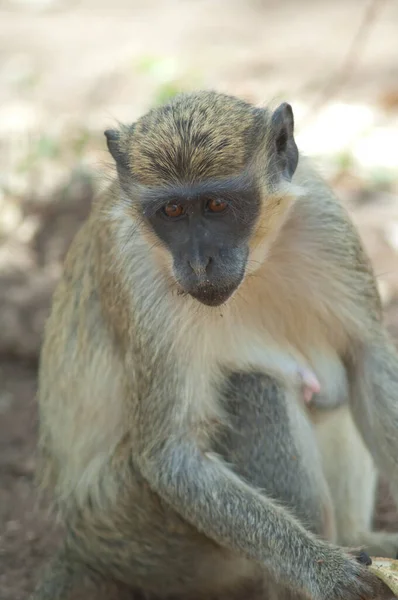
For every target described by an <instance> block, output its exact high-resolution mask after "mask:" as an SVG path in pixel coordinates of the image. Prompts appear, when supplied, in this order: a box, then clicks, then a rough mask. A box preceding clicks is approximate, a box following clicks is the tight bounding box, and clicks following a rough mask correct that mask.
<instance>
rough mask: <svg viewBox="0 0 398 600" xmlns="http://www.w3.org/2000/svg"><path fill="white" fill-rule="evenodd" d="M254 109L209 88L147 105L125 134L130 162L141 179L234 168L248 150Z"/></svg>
mask: <svg viewBox="0 0 398 600" xmlns="http://www.w3.org/2000/svg"><path fill="white" fill-rule="evenodd" d="M258 117H259V109H257V108H255V107H254V106H252V105H250V104H247V103H246V102H244V101H242V100H239V99H237V98H233V97H230V96H225V95H222V94H216V93H212V92H201V93H197V94H186V95H181V96H178V97H176V98H175V99H174V100H173V101H172V102H170V103H169V104H167V105H165V106H162V107H160V108H157V109H154V110H152V111H150V112H149V113H148V114H147V115H145V116H144V117H142V118H141V119H139V120H138V121H137V123H136V124H135V125H134V127H133V128H132V130H131V133H130V135H129V139H128V140H126V142H127V143H126V146H127V147H126V150H127V155H128V160H129V166H130V169H131V172H132V173H133V175H134V177H135V178H136V179H137V180H138V181H139V182H140V183H142V184H144V185H158V184H161V183H165V182H167V183H170V182H171V183H174V182H177V181H181V179H182V178H183V179H186V180H190V181H197V180H201V179H203V178H213V177H220V176H228V175H232V174H236V173H238V172H239V171H241V170H242V169H243V167H244V166H245V164H246V163H247V160H248V158H249V156H250V154H251V152H252V148H253V145H254V143H255V138H256V133H257V129H258V127H256V124H257V122H258Z"/></svg>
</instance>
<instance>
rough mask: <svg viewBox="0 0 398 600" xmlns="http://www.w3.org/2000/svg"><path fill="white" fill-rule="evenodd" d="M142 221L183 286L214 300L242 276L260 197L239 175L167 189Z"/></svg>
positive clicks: (205, 299)
mask: <svg viewBox="0 0 398 600" xmlns="http://www.w3.org/2000/svg"><path fill="white" fill-rule="evenodd" d="M163 195H164V198H163V201H162V203H161V206H159V204H158V203H159V200H158V199H157V202H156V204H158V207H157V210H155V212H153V211H152V213H151V211H149V216H148V217H147V218H148V221H149V223H150V225H151V227H152V229H153V230H154V232H155V234H156V235H157V237H158V238H159V239H160V240H161V241H162V243H163V245H165V246H166V248H167V250H168V251H169V252H170V254H171V256H172V264H173V275H174V278H175V280H176V282H177V284H178V285H179V287H180V288H182V290H183V292H185V293H186V294H189V295H190V296H192V297H194V298H195V299H197V300H198V301H199V302H201V303H202V304H206V305H208V306H219V305H220V304H223V303H224V302H226V301H227V300H228V298H230V296H231V295H232V294H233V293H234V292H235V291H236V290H237V288H238V287H239V285H240V283H241V282H242V280H243V278H244V275H245V270H246V264H247V260H248V255H249V240H250V238H251V235H252V231H253V227H254V224H255V223H256V220H257V218H258V213H259V209H260V202H259V198H258V195H257V193H256V192H255V190H254V189H253V188H251V189H250V187H249V186H248V185H247V184H245V183H244V182H243V181H236V180H235V181H232V180H228V181H223V182H214V183H213V184H212V183H211V182H207V183H205V184H204V183H202V184H200V185H197V186H189V187H188V186H185V187H180V188H179V189H178V188H175V189H173V190H172V191H169V192H168V193H167V194H166V195H165V194H163Z"/></svg>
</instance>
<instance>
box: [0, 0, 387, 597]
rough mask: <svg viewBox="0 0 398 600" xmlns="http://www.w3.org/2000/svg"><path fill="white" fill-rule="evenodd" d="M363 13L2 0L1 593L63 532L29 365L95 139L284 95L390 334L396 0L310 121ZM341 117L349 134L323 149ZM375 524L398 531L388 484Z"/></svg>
mask: <svg viewBox="0 0 398 600" xmlns="http://www.w3.org/2000/svg"><path fill="white" fill-rule="evenodd" d="M299 4H300V9H298V5H299ZM369 4H370V3H369V2H367V1H365V0H344V1H343V0H338V1H333V2H332V1H330V2H329V1H325V2H319V0H306V1H302V2H296V0H288V1H286V2H283V3H281V2H277V1H276V0H247V1H244V0H228V2H227V1H226V0H217V1H216V2H214V1H213V2H211V1H210V0H196V1H193V0H184V1H181V0H180V1H178V0H172V1H171V2H162V1H161V0H156V1H155V0H152V1H147V2H145V1H141V2H140V1H138V0H137V1H128V0H114V1H113V2H112V3H110V2H107V1H106V0H101V1H99V2H98V1H96V2H95V1H94V0H83V1H82V2H78V1H74V2H67V1H62V0H59V1H57V0H47V1H45V0H34V1H33V0H30V1H28V0H25V1H24V0H19V1H18V2H16V1H15V2H14V1H11V0H10V1H5V0H0V158H1V164H2V165H3V166H2V167H0V600H22V599H25V598H27V595H28V593H29V592H30V591H31V589H32V585H33V582H34V581H35V580H36V576H37V570H38V569H39V568H41V567H42V565H43V563H44V561H45V560H46V558H48V557H49V556H50V555H51V554H52V552H53V550H54V548H55V546H56V543H57V539H58V538H57V536H58V531H57V528H56V527H55V525H54V523H53V520H52V519H51V517H50V515H49V514H48V513H47V511H46V508H45V507H40V508H39V507H38V506H36V496H35V491H34V482H33V476H34V469H35V444H36V432H37V411H36V404H35V390H36V383H37V382H36V371H37V368H36V367H37V359H38V352H39V347H40V339H41V333H42V328H43V323H44V321H45V318H46V316H47V314H48V309H49V303H50V298H51V293H52V290H53V287H54V284H55V282H56V281H57V278H58V277H59V272H60V265H61V263H62V259H63V257H64V255H65V252H66V250H67V248H68V245H69V243H70V240H71V239H72V237H73V235H74V233H75V232H76V230H77V228H78V227H79V224H80V223H81V221H82V220H83V219H84V218H85V216H86V215H87V212H88V210H89V207H90V203H91V199H92V197H93V194H94V193H95V191H96V189H97V188H98V185H99V181H100V180H101V170H102V166H101V165H103V163H104V161H105V162H106V161H107V160H108V159H107V157H106V154H105V150H104V143H103V137H102V131H103V130H104V129H106V128H107V127H108V126H109V124H110V123H113V122H114V121H115V119H120V120H123V119H130V120H131V119H134V118H136V116H137V115H138V114H140V113H141V112H142V111H143V110H145V109H146V108H147V107H148V106H149V105H150V104H152V103H153V102H159V101H162V100H164V99H166V98H167V97H168V96H170V95H172V94H173V93H174V92H175V91H177V90H178V89H191V88H193V87H215V88H217V89H219V90H222V91H229V92H232V93H236V94H240V95H242V96H244V97H246V98H248V99H250V100H253V101H255V102H260V103H262V102H264V100H265V99H267V98H271V99H274V98H283V99H289V100H291V101H292V103H293V105H294V107H296V106H297V110H298V114H299V118H298V123H299V131H300V133H301V134H302V138H301V139H302V141H303V144H304V145H306V148H307V149H308V152H309V153H312V154H314V156H315V157H316V159H317V160H318V163H320V165H321V167H323V169H324V171H325V172H326V174H327V176H328V178H329V180H330V182H331V184H332V185H333V186H334V187H335V189H336V191H337V192H338V194H339V195H340V197H341V198H342V199H343V201H344V202H345V204H346V206H347V207H348V209H349V211H350V212H351V214H352V217H353V219H354V221H355V223H356V224H357V226H358V227H359V230H360V232H361V235H362V237H363V240H364V243H365V245H366V247H367V249H368V251H369V253H370V255H371V257H372V260H373V263H374V267H375V272H376V274H377V277H378V282H379V285H380V292H381V295H382V298H383V302H384V305H385V309H386V319H387V324H388V326H389V328H390V330H391V331H392V333H393V335H394V337H395V339H396V340H397V341H398V195H397V193H398V158H397V156H396V151H395V152H394V148H395V149H396V147H397V145H398V133H397V132H398V47H397V42H396V40H397V39H398V4H397V3H396V2H394V1H390V2H388V1H387V2H376V3H374V4H375V5H380V7H379V8H378V9H377V11H376V18H375V21H374V24H373V26H372V31H371V34H370V35H369V37H368V40H367V43H366V44H365V45H364V47H363V48H362V49H361V53H360V56H359V58H358V60H357V61H356V65H355V68H352V66H351V67H350V70H349V72H348V77H346V79H345V80H344V81H341V82H340V87H338V89H337V91H335V96H336V97H335V98H331V97H329V96H328V95H327V97H326V98H324V99H323V100H322V102H323V105H322V106H321V108H320V109H319V110H318V109H317V110H318V112H319V115H320V118H319V120H317V119H318V116H319V115H318V112H317V113H316V114H312V113H311V110H313V109H311V107H313V106H314V105H316V104H317V102H318V101H319V98H320V97H322V90H324V89H325V86H327V85H328V83H329V82H330V80H331V79H333V77H334V73H336V72H338V70H339V67H340V66H341V65H342V64H343V63H344V57H345V55H346V53H347V50H348V48H349V46H350V41H351V40H352V38H353V37H354V36H355V32H356V31H357V30H358V27H359V26H360V22H361V19H362V17H363V14H364V11H365V10H366V7H367V6H368V5H369ZM329 95H330V94H329ZM332 101H333V102H334V101H335V102H336V103H335V104H333V102H332ZM350 103H351V104H352V106H353V107H354V108H353V109H352V110H354V112H351V113H349V114H350V115H355V117H357V116H358V115H359V116H360V115H362V116H363V119H364V121H363V123H362V125H358V127H357V129H356V130H355V135H354V134H352V136H351V137H349V138H348V137H347V136H348V133H347V131H348V130H349V126H348V125H349V124H351V125H352V121H353V119H352V117H349V119H348V121H344V122H343V120H340V121H339V119H343V116H344V115H345V113H344V111H343V109H344V110H345V108H344V107H345V106H346V105H348V104H350ZM321 104H322V103H321ZM301 109H302V110H301ZM328 110H330V111H331V112H327V111H328ZM337 110H338V111H340V112H337V113H336V111H337ZM347 110H348V109H347ZM300 111H301V112H300ZM333 111H334V112H333ZM342 111H343V112H342ZM308 113H309V114H310V116H312V117H313V118H314V119H315V121H314V123H315V125H314V123H312V125H311V124H310V125H309V126H308V127H307V128H306V125H307V123H306V121H305V119H306V118H307V117H308ZM343 113H344V115H343ZM301 114H302V115H303V119H302V121H301V120H300V115H301ZM336 114H337V115H338V116H337V120H338V122H337V125H333V128H334V129H335V130H337V134H336V135H338V136H339V137H340V139H342V138H344V140H345V141H344V143H343V144H342V145H341V146H339V147H331V146H330V147H329V146H327V144H326V145H325V142H326V141H329V140H331V139H332V137H333V136H332V131H331V130H330V129H329V130H328V129H327V125H328V124H329V125H330V123H329V122H330V120H333V119H334V118H336V117H335V115H336ZM306 115H307V117H306ZM322 115H324V117H323V120H322V118H321V117H322ZM339 115H343V116H342V117H340V116H339ZM369 115H370V116H369ZM315 117H316V118H315ZM344 118H345V117H344ZM367 119H368V120H367ZM301 123H302V126H301V128H300V124H301ZM311 127H312V128H311ZM314 127H315V133H316V135H315V138H314ZM324 132H325V133H324ZM311 135H312V137H311ZM383 136H384V137H383ZM394 136H395V137H394ZM314 140H315V141H314ZM369 140H370V141H369ZM375 144H380V148H379V147H377V148H376V152H374V151H373V152H370V151H369V148H370V147H371V148H372V149H373V150H374V148H375V147H376V146H375ZM388 144H390V146H388ZM386 145H387V146H388V147H387V148H386ZM388 149H390V151H389V152H386V150H388ZM384 157H385V158H384ZM372 161H373V162H372ZM394 161H395V162H394ZM380 163H383V164H384V163H385V164H388V165H389V170H385V169H381V167H380ZM383 164H382V166H383ZM359 501H360V499H359ZM375 525H376V526H377V527H381V528H386V529H390V530H394V529H395V530H397V529H398V516H397V511H396V510H395V508H394V504H393V503H392V500H391V498H390V497H389V494H388V488H387V486H386V485H385V484H384V485H382V486H381V488H380V492H379V498H378V509H377V514H376V516H375Z"/></svg>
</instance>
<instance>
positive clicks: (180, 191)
mask: <svg viewBox="0 0 398 600" xmlns="http://www.w3.org/2000/svg"><path fill="white" fill-rule="evenodd" d="M255 189H256V188H255V184H254V182H253V181H252V180H251V179H249V177H247V176H246V175H238V176H235V177H228V178H224V179H208V180H205V181H201V182H194V183H179V184H170V185H166V186H159V187H152V188H144V189H142V190H141V194H140V201H141V203H142V205H143V206H144V207H148V208H149V207H150V206H153V205H156V206H158V205H160V206H161V205H162V204H165V203H167V202H170V201H171V200H174V201H175V200H179V199H181V200H185V201H186V200H189V199H192V200H193V199H196V198H200V197H203V196H206V197H209V198H212V197H218V196H222V197H223V198H225V199H226V200H230V201H233V200H237V201H240V200H242V198H244V197H246V198H247V197H248V195H249V194H252V193H253V191H255Z"/></svg>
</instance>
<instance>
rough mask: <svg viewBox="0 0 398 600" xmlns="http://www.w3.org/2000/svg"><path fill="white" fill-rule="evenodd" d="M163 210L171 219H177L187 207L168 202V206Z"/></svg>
mask: <svg viewBox="0 0 398 600" xmlns="http://www.w3.org/2000/svg"><path fill="white" fill-rule="evenodd" d="M163 212H164V214H165V215H166V217H169V219H176V218H177V217H181V215H183V214H184V212H185V209H184V207H183V206H182V205H181V204H176V203H175V202H169V204H166V206H165V207H164V208H163Z"/></svg>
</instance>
